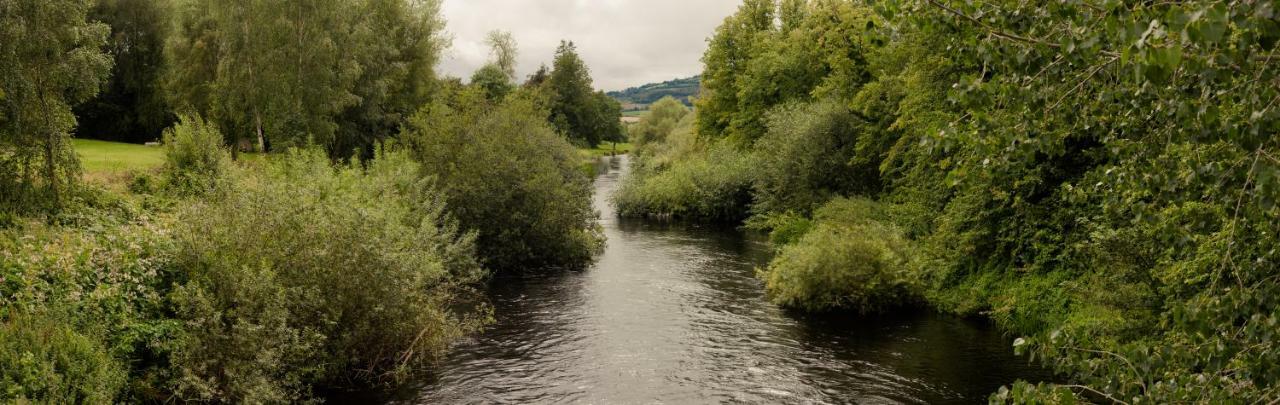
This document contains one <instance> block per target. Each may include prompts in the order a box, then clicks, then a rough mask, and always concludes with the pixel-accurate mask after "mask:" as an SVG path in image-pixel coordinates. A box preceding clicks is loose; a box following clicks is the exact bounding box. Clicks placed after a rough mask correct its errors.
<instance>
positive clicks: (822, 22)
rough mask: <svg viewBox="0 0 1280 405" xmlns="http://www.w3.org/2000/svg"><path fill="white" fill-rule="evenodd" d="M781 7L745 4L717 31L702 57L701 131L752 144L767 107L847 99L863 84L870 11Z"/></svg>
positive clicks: (849, 6) (833, 5) (833, 4)
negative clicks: (704, 66)
mask: <svg viewBox="0 0 1280 405" xmlns="http://www.w3.org/2000/svg"><path fill="white" fill-rule="evenodd" d="M786 5H787V7H779V5H778V3H777V1H775V0H747V1H744V2H743V4H742V6H741V7H739V9H738V12H737V13H736V14H734V15H732V16H730V17H728V18H726V19H725V23H724V24H722V25H721V26H720V27H719V28H717V31H716V34H715V35H714V36H712V37H711V39H710V41H709V42H710V43H709V44H708V48H707V51H706V54H704V55H703V59H702V61H703V63H704V64H705V65H706V69H705V71H704V72H703V74H702V87H703V89H702V91H703V95H702V97H700V98H699V99H698V102H697V109H698V112H699V113H698V132H699V133H700V134H702V135H704V136H710V137H728V138H730V139H734V140H735V141H736V142H739V143H751V142H754V141H755V140H756V139H758V138H760V136H762V135H763V134H764V128H765V125H764V117H765V114H766V112H768V111H769V110H770V109H771V108H773V107H774V106H777V105H780V104H783V103H786V102H789V101H806V100H811V99H813V98H814V97H817V98H823V97H832V96H846V95H849V94H852V93H855V92H856V91H857V90H858V89H859V87H860V86H861V85H862V84H863V83H865V82H866V81H867V80H869V78H870V77H869V75H868V74H867V72H866V64H867V62H866V61H865V59H864V53H865V49H864V48H866V47H869V43H870V42H872V41H871V38H868V35H866V34H865V32H866V28H867V27H868V26H875V18H874V16H873V13H871V12H870V10H869V9H867V8H866V7H862V6H858V5H857V4H856V2H851V1H840V0H825V1H812V2H801V1H791V2H786Z"/></svg>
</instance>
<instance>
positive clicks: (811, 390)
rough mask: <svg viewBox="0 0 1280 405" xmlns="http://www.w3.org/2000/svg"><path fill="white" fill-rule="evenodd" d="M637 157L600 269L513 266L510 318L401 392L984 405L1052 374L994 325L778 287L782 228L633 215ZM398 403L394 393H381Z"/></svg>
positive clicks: (603, 201) (603, 174) (601, 183)
mask: <svg viewBox="0 0 1280 405" xmlns="http://www.w3.org/2000/svg"><path fill="white" fill-rule="evenodd" d="M628 161H629V157H625V156H623V157H616V158H608V157H606V158H603V159H602V160H601V164H600V174H599V175H598V176H597V177H596V178H595V182H594V185H593V189H594V208H595V209H596V210H597V211H599V212H600V213H601V217H600V220H599V223H600V225H601V227H602V228H603V229H604V234H605V236H606V237H607V238H608V240H609V243H608V245H607V246H606V247H605V250H604V252H603V253H602V254H601V255H600V257H599V258H598V260H597V262H596V263H595V264H594V265H593V266H592V267H591V268H590V269H588V270H587V271H583V272H577V271H573V272H560V273H552V274H543V275H537V276H532V277H516V278H511V279H504V280H503V282H502V283H498V284H494V285H492V286H491V287H490V288H489V289H488V290H487V291H486V295H487V296H488V298H489V301H491V302H493V303H494V318H495V323H494V324H493V325H491V326H490V327H488V328H486V330H485V331H484V332H482V333H480V334H477V335H476V336H475V337H474V338H472V339H467V340H465V341H463V342H461V343H460V344H458V345H456V346H454V347H453V348H451V350H450V352H449V354H448V355H447V356H446V357H445V359H444V360H443V361H442V363H441V368H440V370H439V372H438V373H436V375H435V376H433V377H432V378H429V379H424V380H422V381H419V382H417V383H414V384H410V386H408V387H406V388H405V389H403V390H400V391H399V392H398V393H396V394H395V395H393V398H391V399H394V400H395V401H396V402H399V403H455V402H470V401H475V400H479V401H482V402H500V403H505V402H509V403H531V402H586V403H650V402H658V403H664V402H665V403H717V402H745V403H779V402H781V403H789V402H821V403H860V402H906V403H973V402H981V401H983V400H984V399H985V398H986V396H987V394H989V393H990V392H992V391H994V390H995V389H997V388H998V387H999V386H1001V385H1003V384H1008V383H1009V382H1011V381H1014V380H1017V379H1025V380H1032V381H1042V380H1044V379H1047V378H1049V376H1050V373H1048V372H1047V371H1046V370H1044V369H1040V368H1038V367H1036V366H1033V365H1029V364H1028V362H1027V360H1026V359H1025V358H1022V357H1018V356H1015V355H1014V354H1013V353H1011V352H1010V351H1009V349H1008V348H1009V347H1010V344H1011V342H1012V341H1011V339H1009V338H1007V337H1005V336H1002V335H1001V333H1000V332H999V330H998V329H997V328H995V327H992V326H991V325H989V324H987V323H984V322H978V321H973V320H966V319H961V318H955V317H950V316H944V315H937V314H934V313H930V312H927V311H922V312H910V313H901V314H896V315H890V316H870V317H860V316H848V315H824V316H813V315H802V314H797V313H794V312H791V311H786V310H783V309H781V308H779V307H777V306H775V305H773V304H771V303H770V302H769V301H768V299H767V298H766V297H765V292H764V288H763V285H762V284H761V282H760V281H759V280H757V279H756V278H755V276H754V272H755V269H756V268H758V267H759V266H763V265H765V264H767V263H768V262H769V260H770V257H771V256H772V249H771V247H770V246H769V244H768V241H767V240H766V239H765V238H764V237H763V235H760V234H758V233H755V232H750V231H744V230H741V229H735V228H733V227H715V226H705V225H703V226H699V225H695V224H679V223H671V222H663V221H648V220H632V219H624V218H619V217H618V216H617V214H616V212H615V211H614V209H613V207H612V205H611V204H610V202H609V200H610V195H611V194H612V193H613V192H614V191H615V190H616V189H617V187H618V186H619V185H620V184H622V183H623V182H625V180H626V178H627V176H629V170H628V168H627V162H628ZM382 399H383V400H386V399H387V398H382Z"/></svg>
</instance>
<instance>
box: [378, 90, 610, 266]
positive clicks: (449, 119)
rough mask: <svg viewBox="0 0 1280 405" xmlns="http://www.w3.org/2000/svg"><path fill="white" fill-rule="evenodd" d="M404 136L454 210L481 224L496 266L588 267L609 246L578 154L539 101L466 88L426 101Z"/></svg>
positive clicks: (483, 249)
mask: <svg viewBox="0 0 1280 405" xmlns="http://www.w3.org/2000/svg"><path fill="white" fill-rule="evenodd" d="M402 137H403V138H404V139H405V141H406V143H407V146H408V148H409V150H410V151H411V154H412V156H413V157H414V159H415V160H416V161H418V162H419V163H420V164H421V165H422V174H423V175H424V176H427V177H433V178H435V179H436V180H437V181H438V184H439V186H440V189H441V191H442V192H443V193H444V199H445V202H446V206H447V207H448V210H449V212H450V213H451V214H452V215H453V216H454V217H456V218H457V219H458V221H459V223H460V224H461V225H462V227H463V228H464V229H468V230H474V231H476V232H477V245H478V248H479V254H480V258H481V260H482V261H483V262H484V264H485V266H486V267H489V268H491V269H494V270H495V271H516V270H526V269H539V268H545V267H581V266H585V265H586V264H587V263H589V262H590V261H591V259H592V256H593V255H594V254H596V253H597V252H598V251H599V250H600V248H601V247H602V246H603V241H604V237H603V235H602V234H601V230H600V227H599V224H597V223H596V219H597V215H596V213H595V210H594V209H593V208H592V207H591V183H590V178H588V177H587V176H584V175H583V174H582V169H581V168H580V166H579V165H580V162H581V159H580V157H579V155H578V152H577V151H576V150H575V149H574V148H573V146H572V145H570V144H569V142H568V141H566V140H565V139H564V138H563V137H562V136H560V135H558V134H556V132H555V131H553V130H552V129H551V127H550V126H548V124H547V123H546V119H545V111H541V110H539V109H538V108H536V107H535V106H534V105H533V103H532V102H530V101H528V100H525V99H522V98H519V97H512V98H511V99H510V100H508V101H505V102H503V103H501V104H498V105H488V104H487V103H485V102H483V101H480V100H475V99H474V97H472V96H468V94H466V93H465V92H464V93H462V94H460V97H459V100H458V101H457V102H456V103H455V105H446V104H444V103H439V102H438V103H436V104H432V105H429V106H427V107H424V108H423V110H422V111H420V112H419V113H418V114H417V115H415V116H414V117H413V118H412V119H411V120H410V123H409V126H408V129H407V130H406V131H405V133H404V134H403V135H402Z"/></svg>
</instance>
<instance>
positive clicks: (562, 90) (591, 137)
mask: <svg viewBox="0 0 1280 405" xmlns="http://www.w3.org/2000/svg"><path fill="white" fill-rule="evenodd" d="M546 86H547V89H548V91H550V94H551V97H552V99H551V115H550V118H549V119H550V121H551V125H552V126H554V127H555V129H556V130H557V131H559V132H560V133H562V134H564V135H565V136H567V137H568V138H569V139H570V140H571V141H573V142H574V143H577V144H581V145H584V146H588V147H592V148H594V147H596V145H599V144H600V142H601V141H602V140H605V139H606V138H607V136H608V135H610V134H613V133H615V132H613V131H614V130H613V129H611V126H616V125H619V124H618V122H619V117H620V116H621V115H622V111H621V109H620V108H618V109H617V111H616V113H615V111H613V110H614V108H613V105H616V104H613V103H614V102H613V100H609V99H608V97H605V96H604V95H603V94H597V93H595V92H594V90H593V89H592V85H591V72H590V69H588V68H587V65H586V63H585V62H583V61H582V58H581V57H579V56H578V49H577V47H575V46H574V45H573V42H566V41H560V47H559V48H556V57H555V61H554V63H553V66H552V70H551V74H550V76H548V77H547V79H546ZM601 103H610V104H611V105H604V106H602V105H600V104H601ZM606 128H610V129H609V130H608V131H606V132H601V130H602V129H606ZM617 131H621V129H620V128H619V129H617Z"/></svg>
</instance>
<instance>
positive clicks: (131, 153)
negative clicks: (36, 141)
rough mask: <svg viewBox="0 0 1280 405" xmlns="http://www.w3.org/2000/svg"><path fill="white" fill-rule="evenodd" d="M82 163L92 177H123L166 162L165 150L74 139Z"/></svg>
mask: <svg viewBox="0 0 1280 405" xmlns="http://www.w3.org/2000/svg"><path fill="white" fill-rule="evenodd" d="M72 144H73V145H74V146H75V149H76V154H78V155H80V167H81V168H83V169H84V175H85V177H86V178H90V179H109V178H113V177H120V176H123V175H124V174H126V173H128V172H130V171H133V170H149V169H154V168H157V167H160V165H163V164H164V150H163V149H161V148H160V147H157V146H144V145H137V144H132V143H120V142H107V141H95V140H92V139H73V140H72Z"/></svg>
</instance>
